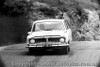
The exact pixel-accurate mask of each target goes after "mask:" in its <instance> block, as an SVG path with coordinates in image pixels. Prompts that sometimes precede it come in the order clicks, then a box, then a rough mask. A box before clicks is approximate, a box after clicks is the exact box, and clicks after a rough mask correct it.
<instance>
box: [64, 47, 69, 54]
mask: <svg viewBox="0 0 100 67" xmlns="http://www.w3.org/2000/svg"><path fill="white" fill-rule="evenodd" d="M63 52H64V53H66V54H68V53H69V52H70V47H69V46H67V47H65V48H64V49H63Z"/></svg>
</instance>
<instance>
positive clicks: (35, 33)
mask: <svg viewBox="0 0 100 67" xmlns="http://www.w3.org/2000/svg"><path fill="white" fill-rule="evenodd" d="M49 35H51V36H54V35H55V36H66V35H67V32H65V31H58V30H53V31H37V32H33V33H31V34H30V35H28V37H27V38H28V39H29V38H33V37H35V36H49Z"/></svg>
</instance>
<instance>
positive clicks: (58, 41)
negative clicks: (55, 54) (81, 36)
mask: <svg viewBox="0 0 100 67" xmlns="http://www.w3.org/2000/svg"><path fill="white" fill-rule="evenodd" d="M28 34H29V35H28V36H27V46H26V47H27V48H29V52H32V51H34V50H40V49H42V50H44V49H46V50H54V49H62V50H64V51H65V52H67V53H68V52H69V51H70V47H69V45H70V43H71V41H72V32H71V29H70V28H69V26H68V24H67V21H65V20H64V19H45V20H37V21H35V22H33V25H32V29H31V31H30V32H28Z"/></svg>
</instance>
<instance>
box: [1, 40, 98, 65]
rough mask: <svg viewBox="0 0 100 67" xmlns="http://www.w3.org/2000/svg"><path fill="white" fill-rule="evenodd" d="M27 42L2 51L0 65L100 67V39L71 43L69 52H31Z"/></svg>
mask: <svg viewBox="0 0 100 67" xmlns="http://www.w3.org/2000/svg"><path fill="white" fill-rule="evenodd" d="M25 46H26V44H16V45H12V46H9V47H7V48H5V49H4V50H2V51H0V67H100V41H83V42H82V41H80V42H73V43H72V44H71V51H70V52H69V54H64V53H63V52H62V51H44V52H41V51H39V52H38V54H37V53H35V54H29V53H28V49H27V48H25Z"/></svg>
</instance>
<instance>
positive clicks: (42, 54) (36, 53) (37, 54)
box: [25, 50, 68, 56]
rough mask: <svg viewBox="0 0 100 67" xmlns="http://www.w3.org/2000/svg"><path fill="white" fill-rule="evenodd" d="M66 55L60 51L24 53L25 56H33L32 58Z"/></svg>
mask: <svg viewBox="0 0 100 67" xmlns="http://www.w3.org/2000/svg"><path fill="white" fill-rule="evenodd" d="M67 54H68V53H66V52H62V51H39V50H38V51H34V52H28V51H27V52H26V54H25V55H30V56H31V55H33V56H44V55H67Z"/></svg>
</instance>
